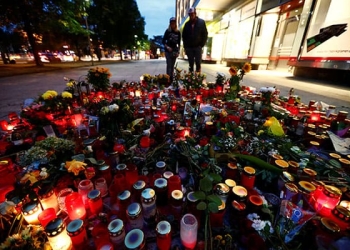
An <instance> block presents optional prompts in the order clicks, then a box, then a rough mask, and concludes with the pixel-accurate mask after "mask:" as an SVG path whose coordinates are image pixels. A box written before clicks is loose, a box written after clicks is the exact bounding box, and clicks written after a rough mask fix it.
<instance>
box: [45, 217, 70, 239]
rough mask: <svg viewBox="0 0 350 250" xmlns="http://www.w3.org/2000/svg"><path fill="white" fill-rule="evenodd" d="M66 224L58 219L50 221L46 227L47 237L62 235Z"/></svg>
mask: <svg viewBox="0 0 350 250" xmlns="http://www.w3.org/2000/svg"><path fill="white" fill-rule="evenodd" d="M64 228H65V227H64V223H63V220H62V219H61V218H56V219H53V220H52V221H50V222H49V223H48V224H47V225H46V227H45V232H46V234H47V236H49V237H54V236H56V235H57V234H59V233H61V232H62V231H63V230H64Z"/></svg>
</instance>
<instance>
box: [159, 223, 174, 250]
mask: <svg viewBox="0 0 350 250" xmlns="http://www.w3.org/2000/svg"><path fill="white" fill-rule="evenodd" d="M156 231H157V247H158V249H159V250H169V249H170V247H171V225H170V223H169V222H167V221H160V222H159V223H158V224H157V227H156Z"/></svg>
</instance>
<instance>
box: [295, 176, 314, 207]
mask: <svg viewBox="0 0 350 250" xmlns="http://www.w3.org/2000/svg"><path fill="white" fill-rule="evenodd" d="M298 186H299V190H300V191H301V198H302V199H301V200H299V201H298V202H302V208H303V209H307V210H311V208H310V204H311V203H310V201H311V200H312V193H313V192H314V191H315V190H316V187H315V186H314V185H313V184H312V183H311V182H309V181H299V182H298Z"/></svg>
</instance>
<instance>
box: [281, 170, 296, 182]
mask: <svg viewBox="0 0 350 250" xmlns="http://www.w3.org/2000/svg"><path fill="white" fill-rule="evenodd" d="M282 179H283V180H284V181H286V182H287V181H291V182H293V181H294V176H293V175H291V174H290V173H289V172H287V171H283V172H282Z"/></svg>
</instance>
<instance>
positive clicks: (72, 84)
mask: <svg viewBox="0 0 350 250" xmlns="http://www.w3.org/2000/svg"><path fill="white" fill-rule="evenodd" d="M66 86H67V87H68V88H73V87H74V81H70V82H67V84H66Z"/></svg>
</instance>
